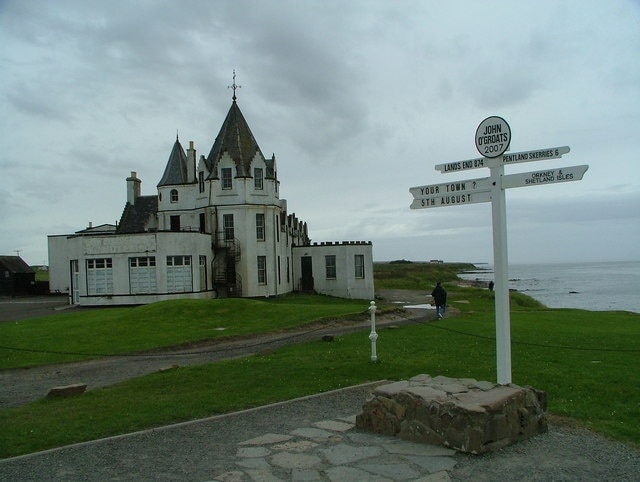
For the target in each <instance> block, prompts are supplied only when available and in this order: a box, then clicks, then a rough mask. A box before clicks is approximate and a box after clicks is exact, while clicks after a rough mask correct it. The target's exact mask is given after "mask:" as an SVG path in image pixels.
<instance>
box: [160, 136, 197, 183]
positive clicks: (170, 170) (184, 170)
mask: <svg viewBox="0 0 640 482" xmlns="http://www.w3.org/2000/svg"><path fill="white" fill-rule="evenodd" d="M188 172H189V170H188V167H187V155H186V154H185V152H184V149H183V148H182V146H181V145H180V141H179V140H178V138H177V137H176V142H175V144H174V145H173V149H171V154H170V155H169V160H168V161H167V167H165V169H164V174H163V175H162V179H160V182H159V183H158V187H160V186H170V185H174V184H190V181H189V175H188Z"/></svg>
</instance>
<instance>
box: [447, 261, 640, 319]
mask: <svg viewBox="0 0 640 482" xmlns="http://www.w3.org/2000/svg"><path fill="white" fill-rule="evenodd" d="M475 266H476V268H477V269H475V270H473V271H469V272H466V273H462V274H460V275H459V276H460V278H462V279H465V280H480V281H486V282H489V281H491V280H492V279H493V277H494V275H493V266H492V265H490V264H476V265H475ZM508 278H509V289H511V290H517V291H520V292H522V293H524V294H526V295H527V296H530V297H531V298H534V299H536V300H538V301H540V302H541V303H542V304H544V305H545V306H547V307H549V308H579V309H584V310H591V311H611V310H624V311H633V312H635V313H640V261H622V262H619V261H616V262H599V263H554V264H510V265H509V271H508Z"/></svg>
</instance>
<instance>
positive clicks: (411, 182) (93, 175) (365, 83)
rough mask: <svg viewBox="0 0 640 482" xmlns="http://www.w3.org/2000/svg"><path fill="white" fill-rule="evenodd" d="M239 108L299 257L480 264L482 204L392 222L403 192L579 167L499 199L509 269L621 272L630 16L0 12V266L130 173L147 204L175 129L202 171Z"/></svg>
mask: <svg viewBox="0 0 640 482" xmlns="http://www.w3.org/2000/svg"><path fill="white" fill-rule="evenodd" d="M234 69H235V70H236V72H237V79H236V81H237V83H238V84H239V85H241V88H240V89H239V90H238V92H237V96H238V105H239V106H240V109H241V110H242V112H243V114H244V116H245V118H246V119H247V121H248V123H249V125H250V127H251V129H252V131H253V134H254V135H255V137H256V140H257V141H258V144H259V145H260V148H261V149H262V152H263V153H264V155H265V156H266V157H270V156H271V154H272V153H275V155H276V159H277V163H278V177H279V179H280V181H281V184H280V196H281V198H284V199H287V201H288V206H289V212H295V213H296V215H297V216H298V217H299V218H300V219H302V220H304V221H306V222H307V223H308V225H309V234H310V236H311V238H312V240H313V241H343V240H365V241H369V240H370V241H372V242H373V250H374V259H375V260H376V261H385V260H394V259H401V258H404V259H410V260H416V261H417V260H429V259H443V260H445V261H452V262H454V261H470V262H492V260H493V251H492V227H491V205H490V203H482V204H473V205H467V206H456V207H446V208H438V209H419V210H411V209H409V205H410V204H411V201H412V196H411V194H410V193H409V188H410V187H413V186H418V185H424V184H434V183H442V182H447V181H453V180H460V179H470V178H476V177H485V176H487V175H488V174H489V173H488V170H487V169H478V170H470V171H465V172H462V173H460V172H459V173H446V174H442V173H440V172H439V171H436V170H435V169H434V166H435V165H436V164H440V163H444V162H449V161H458V160H465V159H470V158H476V157H479V154H478V152H477V151H476V147H475V143H474V134H475V131H476V128H477V127H478V125H479V124H480V122H481V121H482V120H483V119H484V118H486V117H488V116H491V115H498V116H501V117H503V118H504V119H506V121H507V122H508V123H509V125H510V126H511V132H512V138H511V139H512V140H511V151H512V152H520V151H528V150H533V149H542V148H546V147H558V146H569V147H570V148H571V152H570V153H569V154H567V155H565V156H563V157H562V159H554V160H547V161H541V162H529V163H522V164H518V165H512V166H507V167H506V168H505V169H506V173H507V174H509V173H516V172H526V171H533V170H541V169H545V168H557V167H567V166H573V165H580V164H588V165H589V170H588V171H587V172H586V174H585V176H584V179H583V180H582V181H580V182H570V183H562V184H553V185H546V186H541V187H523V188H514V189H508V190H507V193H506V200H507V201H506V202H507V227H508V253H509V261H510V263H529V262H532V263H540V262H558V261H571V262H573V261H603V260H638V259H640V2H638V1H637V0H634V1H631V0H611V1H606V2H603V1H592V0H575V1H544V0H536V1H528V2H525V1H518V2H515V1H511V0H508V1H507V0H505V1H490V0H489V1H483V2H479V1H471V0H469V1H451V2H443V1H428V0H419V1H393V0H387V1H375V0H362V1H357V0H348V1H347V0H344V1H328V0H321V1H281V0H273V1H265V0H255V1H243V0H233V1H204V0H201V1H195V0H180V1H178V0H176V1H160V0H158V1H151V0H149V1H132V0H115V1H113V0H112V1H108V2H107V1H97V0H96V1H90V0H68V1H65V0H57V1H48V0H0V112H1V113H2V115H0V133H1V134H0V135H1V136H2V150H1V154H0V179H1V180H2V181H1V182H0V195H1V197H2V203H0V254H4V255H14V254H16V250H19V251H20V255H21V256H22V257H23V258H24V259H25V260H26V261H27V262H28V263H30V264H46V263H47V262H48V261H47V260H48V254H47V235H49V234H65V233H73V232H75V231H78V230H80V229H83V228H85V227H87V226H88V224H89V222H92V223H93V225H94V226H95V225H98V224H102V223H112V224H114V223H115V222H116V220H118V219H119V218H120V215H121V214H122V210H123V208H124V205H125V202H126V183H125V179H126V177H128V176H129V174H130V171H137V173H138V177H139V178H141V179H142V193H143V194H146V195H148V194H155V193H156V185H157V183H158V181H159V180H160V178H161V176H162V173H163V170H164V167H165V165H166V162H167V159H168V157H169V153H170V152H171V148H172V145H173V143H174V141H175V137H176V132H178V133H179V136H180V140H181V142H182V144H183V146H184V147H185V149H186V147H187V146H188V143H189V141H190V140H193V141H194V142H195V147H196V149H197V150H198V156H199V155H200V154H204V155H207V154H208V152H209V150H210V149H211V146H212V144H213V141H214V139H215V136H216V134H217V133H218V130H219V128H220V126H221V124H222V122H223V120H224V118H225V116H226V114H227V111H228V109H229V107H230V105H231V96H232V91H231V90H230V89H229V88H228V86H229V85H231V84H232V81H233V80H232V72H233V70H234Z"/></svg>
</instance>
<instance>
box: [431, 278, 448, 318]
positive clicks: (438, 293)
mask: <svg viewBox="0 0 640 482" xmlns="http://www.w3.org/2000/svg"><path fill="white" fill-rule="evenodd" d="M431 296H432V297H433V301H434V303H435V304H436V314H437V315H438V319H439V320H441V319H442V318H443V317H444V310H445V307H446V305H447V292H446V290H445V289H444V288H443V287H442V283H440V281H438V283H437V284H436V287H435V288H434V289H433V291H432V292H431Z"/></svg>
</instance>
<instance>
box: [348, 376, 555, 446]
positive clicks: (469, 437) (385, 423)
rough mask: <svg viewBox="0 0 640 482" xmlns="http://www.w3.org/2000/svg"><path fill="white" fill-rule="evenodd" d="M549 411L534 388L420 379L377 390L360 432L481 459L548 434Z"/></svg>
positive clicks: (364, 412)
mask: <svg viewBox="0 0 640 482" xmlns="http://www.w3.org/2000/svg"><path fill="white" fill-rule="evenodd" d="M546 408H547V407H546V394H545V393H544V392H542V391H539V390H535V389H533V388H531V387H519V386H517V385H513V384H511V385H497V384H494V383H490V382H485V381H477V380H474V379H471V378H460V379H458V378H448V377H443V376H437V377H433V378H432V377H431V376H429V375H418V376H416V377H413V378H411V379H410V380H408V381H399V382H395V383H390V384H387V385H382V386H379V387H378V388H376V389H375V391H374V392H373V393H372V396H371V398H370V399H369V400H368V401H367V402H366V403H365V404H364V405H363V407H362V413H361V414H359V415H358V416H357V417H356V427H358V428H359V429H362V430H366V431H369V432H375V433H381V434H385V435H393V436H397V437H400V438H403V439H407V440H412V441H415V442H423V443H427V444H437V445H444V446H446V447H450V448H453V449H456V450H459V451H462V452H467V453H472V454H481V453H485V452H489V451H492V450H497V449H500V448H502V447H505V446H507V445H510V444H512V443H514V442H517V441H519V440H523V439H526V438H528V437H532V436H534V435H536V434H539V433H543V432H546V431H547V419H546V415H545V411H546Z"/></svg>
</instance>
